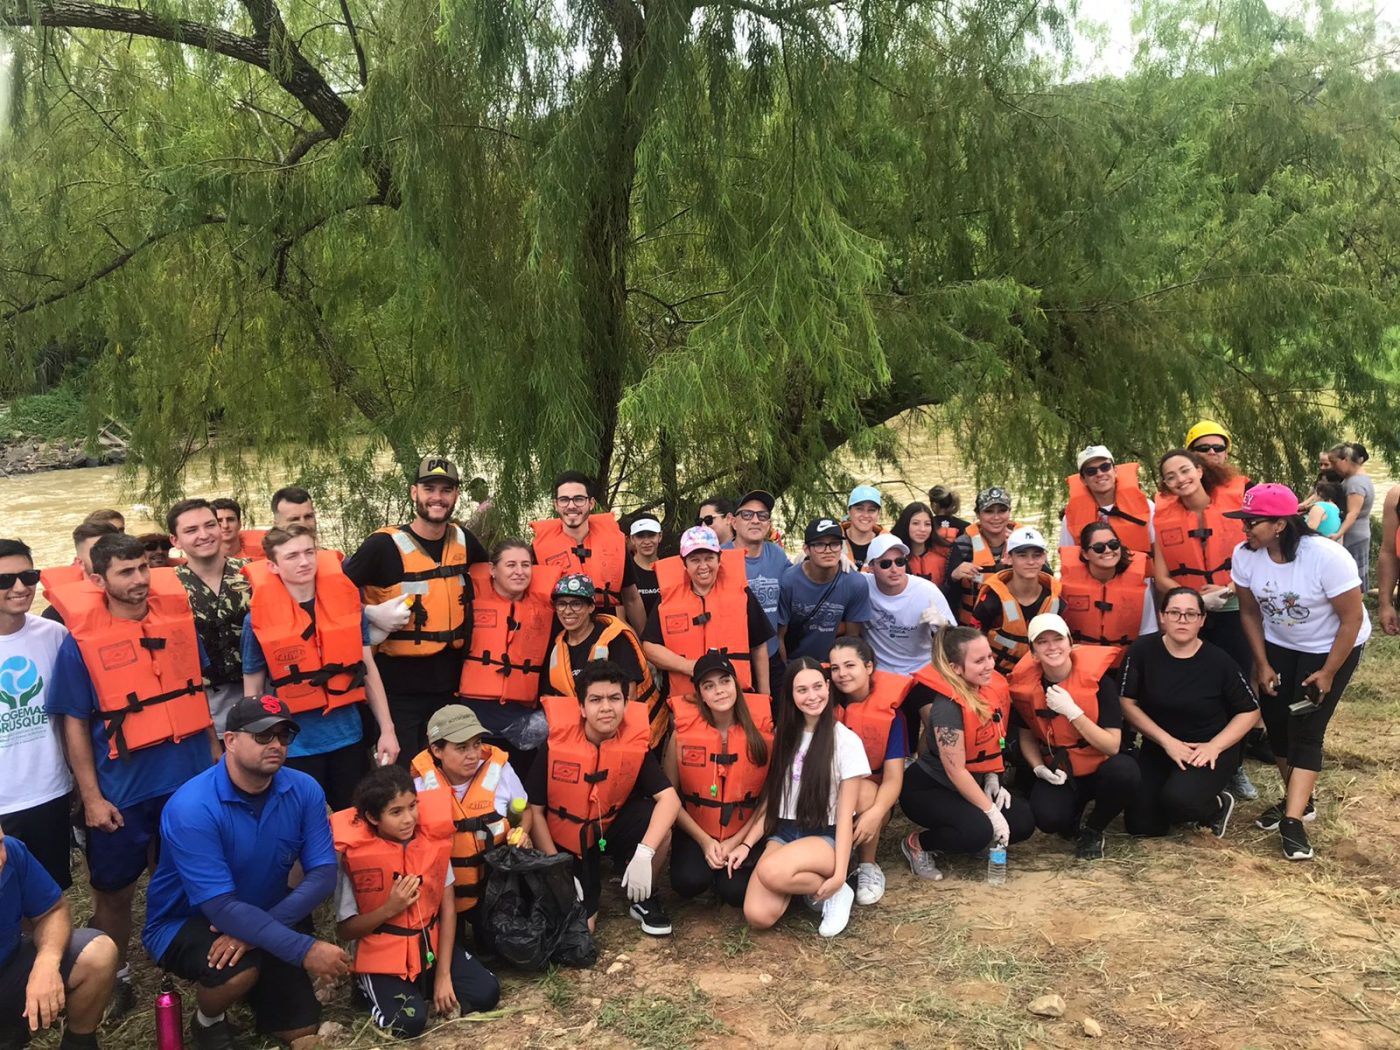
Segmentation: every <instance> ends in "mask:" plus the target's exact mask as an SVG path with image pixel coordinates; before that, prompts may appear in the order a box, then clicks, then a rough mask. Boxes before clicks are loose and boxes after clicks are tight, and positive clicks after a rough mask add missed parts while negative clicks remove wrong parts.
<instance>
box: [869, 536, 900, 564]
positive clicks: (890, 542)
mask: <svg viewBox="0 0 1400 1050" xmlns="http://www.w3.org/2000/svg"><path fill="white" fill-rule="evenodd" d="M892 550H897V551H899V553H900V554H903V555H905V556H908V554H909V548H908V547H906V546H905V545H904V541H903V540H902V539H900V538H899V537H898V536H896V535H895V534H894V533H893V532H882V533H880V535H878V536H876V537H875V538H874V539H873V540H871V541H870V546H869V547H867V548H866V549H865V563H866V564H867V565H869V564H870V563H871V562H872V561H877V560H878V559H880V558H883V557H884V556H885V555H886V554H888V553H889V552H890V551H892Z"/></svg>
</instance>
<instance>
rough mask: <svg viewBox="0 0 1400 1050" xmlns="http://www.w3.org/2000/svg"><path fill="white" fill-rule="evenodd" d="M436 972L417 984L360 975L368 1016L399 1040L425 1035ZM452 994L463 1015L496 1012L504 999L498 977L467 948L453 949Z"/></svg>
mask: <svg viewBox="0 0 1400 1050" xmlns="http://www.w3.org/2000/svg"><path fill="white" fill-rule="evenodd" d="M434 973H435V971H434V970H426V971H424V972H423V973H420V974H419V975H418V979H417V980H416V981H409V980H405V979H404V978H402V977H394V976H391V975H389V974H383V973H360V974H356V975H355V980H356V982H357V983H358V984H359V986H360V991H362V992H363V993H364V995H365V998H366V999H368V1000H369V1013H370V1017H371V1018H372V1019H373V1020H374V1023H375V1024H376V1025H378V1026H379V1027H380V1028H387V1029H389V1030H390V1031H391V1032H393V1033H394V1035H396V1036H398V1037H399V1038H400V1039H413V1038H415V1037H417V1036H420V1035H422V1034H423V1031H424V1029H426V1028H427V1027H428V1019H429V1017H430V1015H431V1014H432V1012H433V979H434ZM452 991H453V994H455V995H456V996H457V1004H458V1005H459V1006H460V1007H461V1008H462V1013H464V1014H470V1013H484V1012H485V1011H487V1010H493V1009H495V1007H496V1003H498V1002H499V1001H500V998H501V985H500V982H499V981H497V980H496V975H495V974H493V973H492V972H491V971H490V970H488V969H487V968H486V967H485V966H483V965H482V963H481V961H480V960H479V959H476V958H474V957H473V956H471V955H470V954H468V953H467V951H466V949H464V948H462V947H460V946H454V947H453V949H452Z"/></svg>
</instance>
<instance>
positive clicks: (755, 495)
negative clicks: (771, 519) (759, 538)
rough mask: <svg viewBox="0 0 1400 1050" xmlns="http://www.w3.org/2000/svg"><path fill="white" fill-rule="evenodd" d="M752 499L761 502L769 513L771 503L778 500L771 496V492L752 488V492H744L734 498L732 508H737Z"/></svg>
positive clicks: (771, 506) (771, 508)
mask: <svg viewBox="0 0 1400 1050" xmlns="http://www.w3.org/2000/svg"><path fill="white" fill-rule="evenodd" d="M754 500H757V501H758V502H759V503H762V504H763V506H764V508H765V509H766V510H767V511H768V512H769V513H770V514H771V513H772V511H773V504H774V503H776V502H778V501H777V500H775V499H774V498H773V493H771V492H766V491H765V490H763V489H754V490H753V491H752V492H745V493H744V494H743V495H742V496H740V497H739V498H738V499H736V500H735V501H734V508H735V509H736V510H737V509H738V508H740V507H742V506H743V505H744V504H745V503H751V502H753V501H754Z"/></svg>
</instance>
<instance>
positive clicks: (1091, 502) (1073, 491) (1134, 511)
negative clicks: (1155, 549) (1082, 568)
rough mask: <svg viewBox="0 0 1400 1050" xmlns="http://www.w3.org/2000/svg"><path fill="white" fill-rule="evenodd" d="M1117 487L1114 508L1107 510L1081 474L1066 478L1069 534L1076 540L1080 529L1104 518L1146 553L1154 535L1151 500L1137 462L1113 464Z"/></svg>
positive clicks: (1130, 545) (1127, 544)
mask: <svg viewBox="0 0 1400 1050" xmlns="http://www.w3.org/2000/svg"><path fill="white" fill-rule="evenodd" d="M1114 475H1115V477H1116V478H1117V479H1118V480H1117V488H1115V489H1114V491H1113V509H1112V510H1111V511H1108V512H1107V513H1106V514H1104V513H1101V512H1100V510H1099V505H1098V502H1097V501H1096V500H1095V499H1094V496H1093V493H1091V492H1090V491H1089V488H1088V486H1087V485H1085V484H1084V479H1083V478H1081V477H1080V476H1079V475H1078V474H1071V475H1070V476H1069V477H1067V478H1065V484H1066V485H1068V486H1069V502H1068V503H1067V504H1066V505H1065V526H1066V527H1067V528H1068V529H1069V534H1070V538H1071V539H1073V540H1074V541H1075V542H1076V543H1077V542H1078V541H1079V533H1080V531H1081V530H1082V529H1083V528H1084V526H1085V525H1088V524H1089V523H1090V522H1091V521H1103V522H1106V523H1107V524H1109V525H1112V526H1113V531H1114V532H1116V533H1117V534H1118V538H1119V539H1120V540H1122V541H1123V545H1124V546H1125V547H1128V548H1130V549H1131V550H1135V551H1141V552H1143V553H1144V554H1146V553H1147V552H1149V551H1150V550H1152V538H1151V536H1150V535H1149V534H1148V531H1147V522H1148V518H1149V516H1150V515H1151V513H1152V511H1151V504H1150V503H1149V502H1148V499H1147V494H1146V493H1144V492H1143V491H1142V487H1141V485H1139V484H1138V465H1137V464H1136V463H1119V464H1117V465H1116V466H1115V467H1114Z"/></svg>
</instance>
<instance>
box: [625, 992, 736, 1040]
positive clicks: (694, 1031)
mask: <svg viewBox="0 0 1400 1050" xmlns="http://www.w3.org/2000/svg"><path fill="white" fill-rule="evenodd" d="M598 1024H599V1025H600V1026H601V1027H603V1028H610V1029H612V1030H613V1031H615V1032H617V1033H618V1034H619V1035H622V1036H625V1037H626V1038H628V1039H631V1040H632V1041H633V1042H635V1043H637V1044H638V1045H639V1046H657V1047H660V1046H664V1047H668V1048H670V1050H685V1048H687V1047H689V1046H691V1045H692V1044H691V1042H690V1040H691V1039H692V1038H694V1037H696V1036H699V1035H723V1034H726V1033H727V1032H728V1031H729V1029H728V1027H727V1026H726V1025H725V1024H724V1023H723V1022H721V1021H720V1020H719V1019H718V1018H716V1017H715V1016H714V1011H713V1010H712V1009H711V1006H710V997H709V996H708V995H706V994H705V993H704V992H702V991H700V989H699V988H696V987H694V986H692V987H691V988H690V991H689V992H688V993H687V994H686V995H685V996H684V997H683V998H675V999H668V998H665V997H664V996H653V995H636V996H632V997H631V998H628V999H609V1000H608V1001H607V1002H605V1003H604V1004H603V1009H602V1011H601V1013H599V1015H598Z"/></svg>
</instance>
